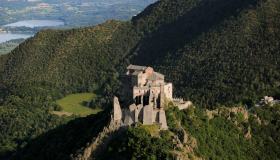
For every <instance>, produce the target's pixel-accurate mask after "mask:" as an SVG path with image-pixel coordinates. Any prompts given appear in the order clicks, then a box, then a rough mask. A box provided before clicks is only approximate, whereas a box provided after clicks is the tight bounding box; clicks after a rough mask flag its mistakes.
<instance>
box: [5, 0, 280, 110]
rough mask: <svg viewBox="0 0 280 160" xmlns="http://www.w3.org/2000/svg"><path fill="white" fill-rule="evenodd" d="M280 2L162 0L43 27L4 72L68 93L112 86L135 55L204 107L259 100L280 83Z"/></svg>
mask: <svg viewBox="0 0 280 160" xmlns="http://www.w3.org/2000/svg"><path fill="white" fill-rule="evenodd" d="M279 3H280V2H278V1H276V0H266V1H258V0H246V1H243V0H237V1H236V0H229V1H224V0H211V1H209V0H201V1H199V0H187V1H183V0H175V1H169V0H162V1H159V2H157V3H155V4H153V5H151V6H149V7H148V8H147V9H146V10H144V11H143V12H142V13H140V14H139V15H138V16H136V17H134V18H133V20H132V23H130V22H116V21H109V22H107V23H105V24H102V25H99V26H97V27H89V28H84V29H74V30H67V31H53V30H47V31H43V32H40V33H38V34H37V35H36V36H35V38H33V39H30V40H28V41H26V42H25V43H24V44H22V45H21V46H20V47H19V48H17V49H16V50H14V51H13V52H12V53H11V54H10V55H9V58H8V61H7V63H6V67H5V71H4V74H3V79H4V82H5V83H6V84H7V85H9V86H26V85H29V84H30V83H33V82H36V83H37V84H38V83H39V84H40V86H44V85H46V84H47V85H50V86H55V87H56V88H59V89H62V88H63V91H62V92H77V91H85V90H92V89H96V88H103V90H104V87H105V86H104V84H106V86H107V88H106V90H110V89H112V88H114V87H113V85H111V84H109V83H111V82H112V81H114V80H112V78H111V77H114V78H113V79H117V75H116V72H117V71H123V68H124V67H125V66H126V65H127V64H128V62H131V63H136V64H143V65H151V66H154V67H155V68H156V69H159V70H160V72H163V73H164V74H166V75H167V79H168V80H170V81H172V82H173V83H174V84H175V88H176V90H175V92H176V96H180V97H185V98H187V99H190V100H192V101H194V102H195V103H196V104H199V105H202V106H208V107H209V106H215V105H217V104H234V103H239V102H242V101H244V100H248V99H249V100H250V99H252V100H256V99H257V98H259V97H261V96H263V95H268V94H270V95H273V94H274V90H276V89H278V88H279V85H280V80H279V77H280V76H279V74H280V73H279V56H278V55H279V50H278V48H279V43H278V41H279V38H280V37H279V29H278V28H279V27H278V26H279V25H280V24H279V21H278V19H279V16H280V14H279V11H280V7H279V5H280V4H279ZM108 81H109V82H108ZM112 83H113V82H112ZM59 92H61V91H59Z"/></svg>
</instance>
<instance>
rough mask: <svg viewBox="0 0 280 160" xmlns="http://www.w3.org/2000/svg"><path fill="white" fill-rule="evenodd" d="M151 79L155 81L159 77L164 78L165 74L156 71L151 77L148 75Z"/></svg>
mask: <svg viewBox="0 0 280 160" xmlns="http://www.w3.org/2000/svg"><path fill="white" fill-rule="evenodd" d="M148 79H149V80H152V81H155V80H158V79H164V75H163V74H160V73H158V72H154V73H153V74H152V75H151V76H150V77H148Z"/></svg>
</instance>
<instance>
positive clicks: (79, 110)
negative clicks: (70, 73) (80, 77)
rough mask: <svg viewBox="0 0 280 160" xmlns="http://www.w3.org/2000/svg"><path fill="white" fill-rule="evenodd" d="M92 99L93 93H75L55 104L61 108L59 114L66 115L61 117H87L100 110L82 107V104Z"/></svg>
mask: <svg viewBox="0 0 280 160" xmlns="http://www.w3.org/2000/svg"><path fill="white" fill-rule="evenodd" d="M93 98H95V94H93V93H77V94H70V95H68V96H66V97H64V98H62V99H60V100H58V101H56V103H57V104H58V105H59V106H61V107H62V111H61V113H67V114H62V115H72V114H74V115H79V116H87V115H90V114H96V113H98V112H100V111H101V109H92V108H89V107H86V106H84V105H83V104H84V103H86V102H89V101H91V100H92V99H93ZM56 114H57V112H56ZM57 115H58V114H57Z"/></svg>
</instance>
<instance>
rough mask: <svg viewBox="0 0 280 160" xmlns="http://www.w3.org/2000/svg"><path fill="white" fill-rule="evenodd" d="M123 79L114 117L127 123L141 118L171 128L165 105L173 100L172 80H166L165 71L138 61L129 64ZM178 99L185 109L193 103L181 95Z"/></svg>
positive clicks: (132, 122)
mask: <svg viewBox="0 0 280 160" xmlns="http://www.w3.org/2000/svg"><path fill="white" fill-rule="evenodd" d="M121 80H122V90H121V93H120V97H119V98H117V97H114V106H113V107H114V110H113V118H114V120H115V121H118V122H121V123H122V124H123V125H124V126H129V125H132V124H134V123H138V122H139V123H142V124H143V125H153V124H157V125H159V126H160V128H161V129H162V130H166V129H168V126H167V123H166V116H165V109H164V108H165V106H166V104H167V103H169V102H173V95H172V94H173V85H172V83H167V82H165V80H164V75H162V74H160V73H158V72H155V71H154V69H153V68H151V67H146V66H137V65H129V66H128V67H127V72H126V74H125V75H123V76H122V77H121ZM174 103H175V104H177V105H178V107H179V108H183V109H185V108H187V107H188V106H189V105H191V104H190V102H184V101H183V100H182V101H180V103H178V102H177V99H175V101H174ZM121 106H123V107H121ZM180 106H181V107H180Z"/></svg>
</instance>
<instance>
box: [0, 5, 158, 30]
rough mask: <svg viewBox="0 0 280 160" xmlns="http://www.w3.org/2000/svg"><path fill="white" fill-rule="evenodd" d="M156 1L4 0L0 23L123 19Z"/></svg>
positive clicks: (88, 22)
mask: <svg viewBox="0 0 280 160" xmlns="http://www.w3.org/2000/svg"><path fill="white" fill-rule="evenodd" d="M155 1H156V0H118V1H114V0H96V1H89V0H78V1H76V0H62V1H55V0H4V1H1V4H0V11H1V13H0V19H1V22H0V26H1V25H6V24H9V23H14V22H17V21H22V20H34V19H35V20H62V21H64V22H65V23H66V26H68V27H80V26H87V25H95V24H98V23H101V22H104V21H105V20H108V19H121V20H127V19H129V18H130V17H132V16H133V15H135V14H137V13H139V12H140V11H142V10H143V9H144V8H145V7H146V6H147V5H149V4H151V3H153V2H155Z"/></svg>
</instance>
